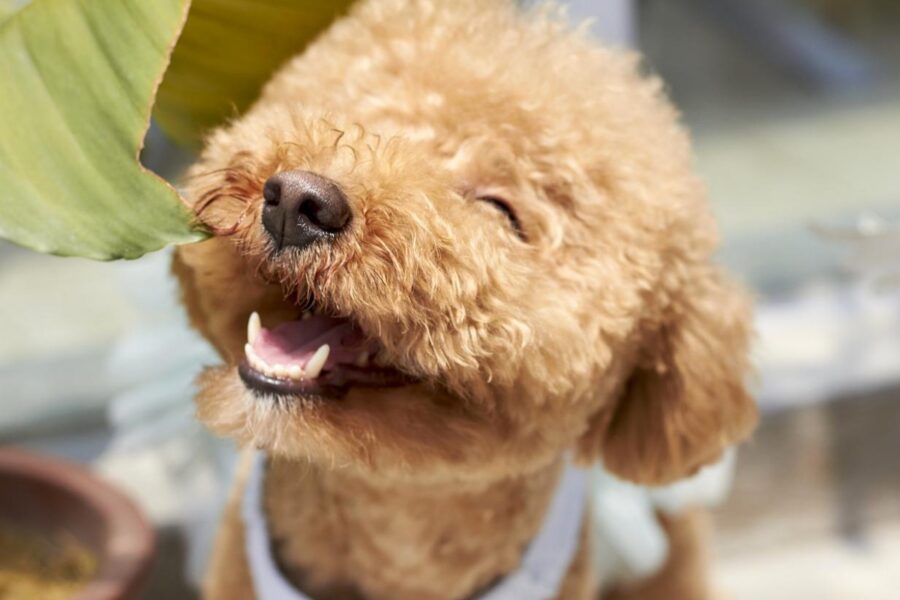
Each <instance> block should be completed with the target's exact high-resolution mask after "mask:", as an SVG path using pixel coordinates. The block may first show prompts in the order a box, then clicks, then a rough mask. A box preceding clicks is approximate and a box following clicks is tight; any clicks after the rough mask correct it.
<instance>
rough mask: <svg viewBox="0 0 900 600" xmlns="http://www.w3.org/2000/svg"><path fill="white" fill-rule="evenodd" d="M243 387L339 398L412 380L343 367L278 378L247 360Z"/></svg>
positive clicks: (241, 371) (240, 367) (240, 368)
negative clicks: (358, 390) (300, 377)
mask: <svg viewBox="0 0 900 600" xmlns="http://www.w3.org/2000/svg"><path fill="white" fill-rule="evenodd" d="M238 374H239V375H240V377H241V380H242V381H243V382H244V385H245V386H247V388H248V389H251V390H253V391H254V392H257V393H260V394H267V395H277V396H316V397H322V398H340V397H341V396H343V395H345V394H346V393H347V392H348V391H349V390H350V388H353V387H398V386H402V385H406V384H409V383H412V382H413V379H412V378H410V377H409V376H407V375H404V374H403V373H401V372H399V371H397V370H396V369H391V368H386V369H372V368H368V369H363V368H357V367H343V366H342V367H341V368H338V369H335V370H333V371H329V372H325V373H322V374H321V375H320V376H319V377H317V378H316V379H309V380H292V379H277V378H275V377H271V376H269V375H266V374H264V373H261V372H259V371H257V370H256V369H254V368H253V367H252V366H250V364H249V363H248V362H247V361H246V360H242V361H241V362H240V364H239V365H238Z"/></svg>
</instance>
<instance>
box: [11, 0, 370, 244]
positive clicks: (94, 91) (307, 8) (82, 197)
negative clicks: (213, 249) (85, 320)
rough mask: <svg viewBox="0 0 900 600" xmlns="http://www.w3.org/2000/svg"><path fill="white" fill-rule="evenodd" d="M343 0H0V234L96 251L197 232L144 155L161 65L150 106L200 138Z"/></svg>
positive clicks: (188, 237)
mask: <svg viewBox="0 0 900 600" xmlns="http://www.w3.org/2000/svg"><path fill="white" fill-rule="evenodd" d="M351 1H352V0H335V1H331V2H320V1H318V0H194V2H193V4H191V0H153V1H152V2H151V1H149V0H0V81H3V82H4V89H3V92H2V93H0V237H5V238H9V239H11V240H13V241H14V242H17V243H19V244H22V245H24V246H28V247H30V248H33V249H35V250H39V251H42V252H48V253H53V254H60V255H77V256H85V257H89V258H97V259H113V258H134V257H137V256H140V255H142V254H144V253H146V252H149V251H152V250H156V249H159V248H161V247H163V246H165V245H168V244H173V243H184V242H190V241H194V240H197V239H200V238H202V237H203V236H204V233H203V232H202V231H200V230H199V229H197V228H196V227H195V226H193V225H192V220H191V214H190V213H189V211H188V210H187V209H186V208H185V206H184V204H183V203H182V202H181V200H180V198H179V197H178V194H177V193H176V192H175V190H174V189H173V188H172V187H171V186H169V185H168V184H167V183H166V182H164V181H163V180H161V179H160V178H158V177H157V176H156V175H154V174H152V173H150V172H148V171H147V170H146V169H144V168H143V167H142V166H141V165H140V163H139V161H138V153H139V150H140V147H141V143H142V139H143V136H144V134H145V132H146V129H147V124H148V121H149V114H150V112H151V108H152V107H153V100H154V98H153V97H154V93H155V91H156V88H157V85H158V83H159V81H160V80H161V79H162V78H163V74H164V73H165V83H164V84H163V86H162V89H161V90H160V93H159V95H158V101H157V105H156V112H155V114H156V116H157V117H158V120H159V122H160V123H161V125H162V126H163V127H164V129H166V130H167V131H168V132H169V133H170V134H171V135H172V136H173V137H174V138H175V139H176V140H179V141H181V142H186V143H195V142H197V141H198V140H199V139H200V136H201V134H202V133H203V132H204V131H205V130H206V129H207V128H208V127H210V126H213V125H216V124H218V123H220V122H221V121H222V120H223V119H224V118H225V117H227V116H229V115H233V114H236V112H237V111H240V110H242V109H243V108H245V107H246V106H247V105H248V104H249V103H250V102H251V101H252V100H253V99H254V98H255V97H256V96H257V95H258V93H259V88H260V86H261V85H262V83H263V82H264V81H265V80H266V79H267V78H268V77H269V76H270V75H271V73H272V72H273V71H274V70H275V69H276V68H277V67H278V66H279V65H280V64H281V63H282V62H283V61H284V60H285V59H286V58H288V57H289V56H291V55H293V54H295V53H296V52H298V51H299V50H301V49H302V48H303V47H304V46H305V45H306V44H307V43H308V42H309V41H310V40H311V39H312V38H313V37H314V36H315V35H316V34H317V33H318V32H319V31H320V30H321V29H323V28H324V27H325V26H326V25H327V24H328V23H330V21H331V20H332V19H333V18H334V16H335V15H336V14H337V13H338V12H340V11H342V10H344V9H345V8H346V7H347V6H348V5H349V4H350V3H351ZM23 6H24V8H23ZM189 6H190V13H188V8H189ZM186 15H188V18H187V25H186V26H185V28H184V32H183V35H181V38H180V39H179V33H180V32H181V29H182V26H183V25H184V23H185V16H186ZM176 40H178V45H177V47H176V46H175V42H176ZM173 48H175V51H174V55H173V56H172V58H173V62H172V65H171V68H170V69H169V71H168V72H166V67H167V65H168V64H169V57H170V55H172V50H173Z"/></svg>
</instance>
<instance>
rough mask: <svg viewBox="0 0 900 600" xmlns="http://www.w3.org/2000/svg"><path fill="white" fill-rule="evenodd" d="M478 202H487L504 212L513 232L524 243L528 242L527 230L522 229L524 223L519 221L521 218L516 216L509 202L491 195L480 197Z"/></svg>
mask: <svg viewBox="0 0 900 600" xmlns="http://www.w3.org/2000/svg"><path fill="white" fill-rule="evenodd" d="M476 200H480V201H482V202H487V203H488V204H490V205H491V206H493V207H494V208H496V209H497V210H499V211H500V212H502V213H503V214H504V215H506V218H507V219H509V224H510V225H511V226H512V228H513V231H515V232H516V235H518V236H519V238H520V239H521V240H522V241H526V239H525V230H524V229H523V228H522V222H521V221H520V220H519V216H518V215H517V214H516V211H515V210H513V208H512V206H510V204H509V202H508V201H506V200H504V199H503V198H501V197H499V196H491V195H485V196H478V197H477V198H476Z"/></svg>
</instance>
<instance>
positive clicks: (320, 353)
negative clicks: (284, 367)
mask: <svg viewBox="0 0 900 600" xmlns="http://www.w3.org/2000/svg"><path fill="white" fill-rule="evenodd" d="M329 352H331V347H330V346H329V345H328V344H322V345H321V346H319V349H318V350H316V353H315V354H313V356H312V358H311V359H309V362H308V363H306V368H305V369H304V371H305V372H306V376H307V377H308V378H310V379H315V378H316V377H318V376H319V373H321V372H322V367H324V366H325V361H326V360H328V353H329Z"/></svg>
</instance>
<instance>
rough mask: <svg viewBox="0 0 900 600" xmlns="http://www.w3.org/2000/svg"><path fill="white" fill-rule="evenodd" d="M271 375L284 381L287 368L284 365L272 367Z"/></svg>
mask: <svg viewBox="0 0 900 600" xmlns="http://www.w3.org/2000/svg"><path fill="white" fill-rule="evenodd" d="M272 373H273V374H274V375H275V377H280V378H281V379H284V378H285V377H287V376H288V368H287V367H286V366H285V365H275V366H274V367H272Z"/></svg>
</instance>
